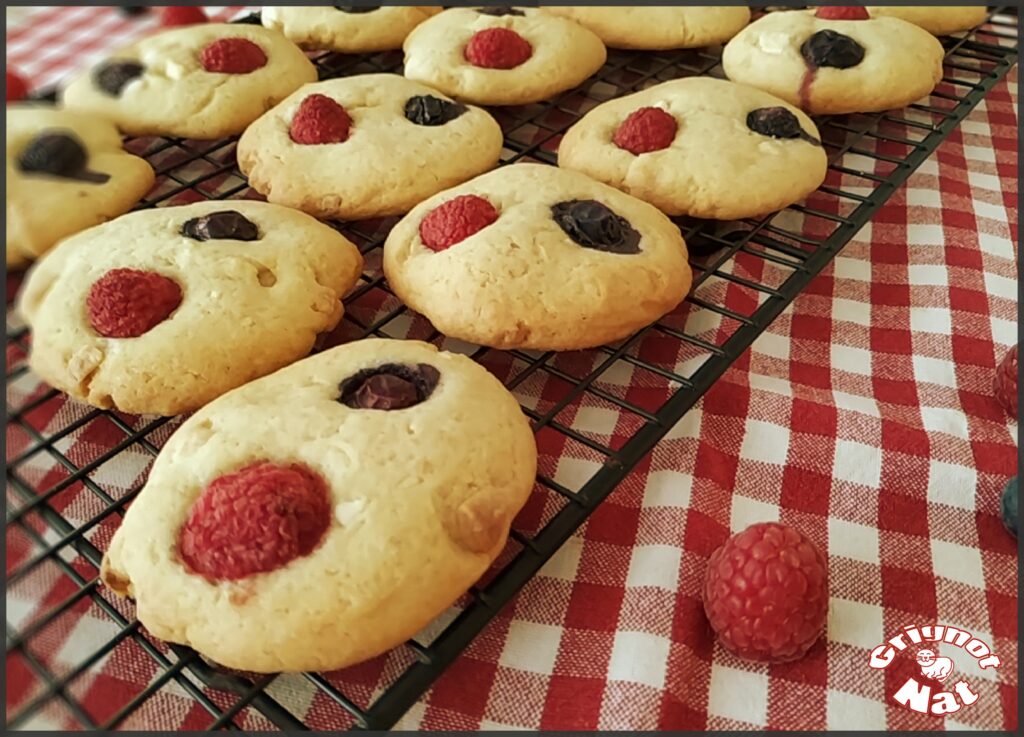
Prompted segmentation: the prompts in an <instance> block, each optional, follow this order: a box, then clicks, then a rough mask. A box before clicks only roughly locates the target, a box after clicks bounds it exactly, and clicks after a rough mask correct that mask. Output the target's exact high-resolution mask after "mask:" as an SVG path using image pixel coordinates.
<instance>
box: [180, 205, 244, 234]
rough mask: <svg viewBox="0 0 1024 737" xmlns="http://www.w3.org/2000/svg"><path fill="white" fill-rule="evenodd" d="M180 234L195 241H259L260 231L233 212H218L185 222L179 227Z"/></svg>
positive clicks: (240, 215)
mask: <svg viewBox="0 0 1024 737" xmlns="http://www.w3.org/2000/svg"><path fill="white" fill-rule="evenodd" d="M181 234H182V235H183V236H185V237H186V238H191V239H192V240H195V241H209V240H231V241H255V240H259V237H260V230H259V228H257V227H256V224H255V223H254V222H252V221H251V220H248V219H247V218H245V217H244V216H243V215H242V214H240V213H237V212H235V211H234V210H219V211H217V212H211V213H210V214H209V215H203V216H201V217H197V218H192V219H191V220H186V221H185V224H184V225H182V226H181Z"/></svg>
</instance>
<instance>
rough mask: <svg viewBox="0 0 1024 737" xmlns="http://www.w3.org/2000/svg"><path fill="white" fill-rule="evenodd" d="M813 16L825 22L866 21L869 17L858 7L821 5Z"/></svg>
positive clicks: (865, 11) (864, 10)
mask: <svg viewBox="0 0 1024 737" xmlns="http://www.w3.org/2000/svg"><path fill="white" fill-rule="evenodd" d="M814 15H815V17H817V18H824V19H826V20H868V19H869V18H870V17H871V16H870V15H868V11H867V9H866V8H864V7H861V6H860V5H823V6H822V7H820V8H818V10H817V12H816V13H815V14H814Z"/></svg>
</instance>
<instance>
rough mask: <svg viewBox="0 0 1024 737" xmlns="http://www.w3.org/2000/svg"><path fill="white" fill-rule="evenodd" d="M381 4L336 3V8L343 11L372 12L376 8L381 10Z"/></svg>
mask: <svg viewBox="0 0 1024 737" xmlns="http://www.w3.org/2000/svg"><path fill="white" fill-rule="evenodd" d="M380 7H381V6H380V5H335V6H334V9H335V10H340V11H341V12H342V13H372V12H373V11H374V10H380Z"/></svg>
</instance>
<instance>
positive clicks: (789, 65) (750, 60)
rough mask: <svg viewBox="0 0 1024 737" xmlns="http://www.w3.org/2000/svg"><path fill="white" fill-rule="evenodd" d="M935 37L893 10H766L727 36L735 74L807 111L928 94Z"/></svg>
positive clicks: (936, 55)
mask: <svg viewBox="0 0 1024 737" xmlns="http://www.w3.org/2000/svg"><path fill="white" fill-rule="evenodd" d="M943 56H944V51H943V49H942V44H940V43H939V42H938V40H937V39H936V38H935V37H934V36H933V35H931V34H930V33H928V32H927V31H925V30H923V29H921V28H918V27H917V26H915V25H913V24H912V23H907V22H906V21H903V20H900V19H899V18H871V19H868V20H828V19H825V18H816V17H815V16H814V12H813V11H811V12H805V11H784V12H774V13H769V14H767V15H766V16H764V17H763V18H760V19H758V20H756V21H754V22H753V23H751V24H750V25H749V26H747V27H746V28H744V29H743V30H742V31H740V32H739V34H737V35H736V37H735V38H733V40H732V41H730V42H729V43H728V44H726V47H725V51H724V53H723V54H722V66H723V68H724V69H725V73H726V75H727V76H728V77H729V79H731V80H733V81H734V82H741V83H743V84H749V85H751V86H753V87H759V88H761V89H763V90H766V91H768V92H770V93H772V94H773V95H775V96H777V97H781V98H782V99H783V100H786V101H787V102H789V103H791V104H793V105H799V106H800V107H801V108H802V109H803V110H805V111H806V112H808V113H810V114H812V115H829V114H843V113H856V112H863V113H866V112H878V111H882V110H891V109H894V108H900V107H904V106H906V105H908V104H910V103H912V102H915V101H916V100H919V99H920V98H922V97H924V96H926V95H928V94H929V93H930V92H931V91H932V90H933V89H934V88H935V85H936V84H937V83H938V81H939V80H940V79H942V60H943Z"/></svg>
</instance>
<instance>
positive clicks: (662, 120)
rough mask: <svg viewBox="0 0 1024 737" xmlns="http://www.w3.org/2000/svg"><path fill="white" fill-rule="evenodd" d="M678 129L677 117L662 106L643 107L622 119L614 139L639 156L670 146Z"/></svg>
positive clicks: (616, 142)
mask: <svg viewBox="0 0 1024 737" xmlns="http://www.w3.org/2000/svg"><path fill="white" fill-rule="evenodd" d="M678 129H679V124H678V123H677V122H676V119H675V118H674V117H673V116H672V115H670V114H669V113H666V112H665V111H664V110H662V109H661V108H659V107H642V108H640V109H639V110H634V111H633V112H632V113H630V115H629V117H628V118H626V119H625V120H624V121H622V125H620V126H619V129H618V130H617V131H615V136H614V137H613V138H612V140H613V141H614V142H615V145H616V146H618V147H619V148H622V149H625V150H626V151H629V152H630V153H632V154H636V155H637V156H639V155H640V154H646V153H650V152H651V151H660V150H661V149H663V148H668V147H669V146H670V145H671V144H672V141H674V140H675V137H676V131H677V130H678Z"/></svg>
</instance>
